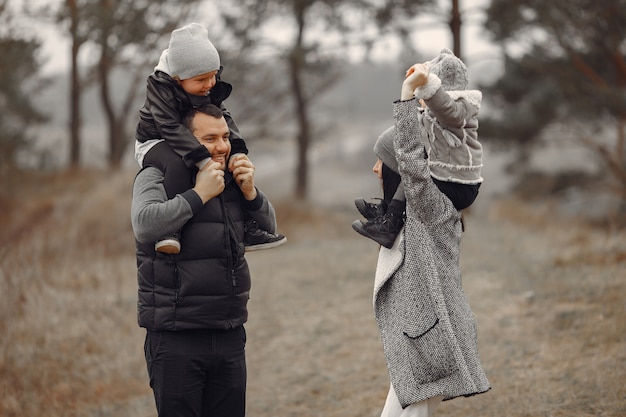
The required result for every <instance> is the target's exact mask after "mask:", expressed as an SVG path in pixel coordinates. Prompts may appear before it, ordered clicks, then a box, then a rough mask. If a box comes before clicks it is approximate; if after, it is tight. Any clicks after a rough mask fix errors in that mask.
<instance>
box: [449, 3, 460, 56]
mask: <svg viewBox="0 0 626 417" xmlns="http://www.w3.org/2000/svg"><path fill="white" fill-rule="evenodd" d="M449 24H450V31H451V32H452V52H454V55H456V56H457V57H459V58H460V59H463V57H462V56H461V11H460V10H459V0H452V11H451V14H450V23H449Z"/></svg>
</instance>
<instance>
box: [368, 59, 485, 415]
mask: <svg viewBox="0 0 626 417" xmlns="http://www.w3.org/2000/svg"><path fill="white" fill-rule="evenodd" d="M407 74H408V75H407V77H406V78H405V80H404V82H403V84H402V93H401V99H400V100H399V101H397V102H395V103H394V107H393V113H394V121H395V126H394V127H395V129H392V130H388V131H386V132H385V134H383V135H381V137H380V138H379V139H378V142H377V144H376V146H375V150H376V153H377V155H378V157H379V161H378V162H377V164H376V165H375V167H374V170H375V171H378V172H377V173H378V174H379V177H381V179H382V181H383V189H384V194H385V198H386V199H389V198H391V196H392V195H393V193H394V192H395V190H393V189H392V188H393V187H394V186H397V184H398V183H399V181H398V178H397V177H398V175H397V174H395V177H396V178H395V179H394V173H393V172H392V171H391V170H390V168H397V173H398V174H399V178H401V180H402V183H403V184H404V187H405V193H406V201H407V203H406V221H405V225H404V229H403V230H402V232H401V233H400V234H399V235H398V238H397V239H396V240H395V242H394V244H393V246H392V247H391V248H385V247H381V249H380V253H379V258H378V265H377V268H376V278H375V286H374V314H375V317H376V322H377V324H378V326H379V330H380V334H381V339H382V342H383V349H384V353H385V358H386V362H387V368H388V371H389V377H390V382H391V384H390V388H389V394H388V396H387V401H386V403H385V407H384V409H383V412H382V414H381V416H382V417H396V416H402V417H409V416H420V417H421V416H430V415H432V413H433V412H434V410H435V408H436V407H437V405H438V404H439V402H440V401H442V400H449V399H452V398H455V397H459V396H470V395H475V394H479V393H482V392H485V391H487V390H489V388H490V387H489V382H488V381H487V377H486V376H485V373H484V371H483V368H482V365H481V363H480V358H479V356H478V347H477V333H476V324H475V319H474V315H473V313H472V310H471V309H470V306H469V304H468V302H467V299H466V298H465V295H464V293H463V289H462V284H461V270H460V267H459V251H460V244H461V234H462V221H461V214H460V212H459V211H458V210H456V209H455V208H454V205H453V204H452V202H451V201H450V199H448V198H447V197H446V196H445V195H444V194H443V193H442V192H441V191H439V189H438V188H437V186H436V185H435V183H434V182H433V180H432V178H431V174H430V170H429V168H428V164H427V160H426V159H425V149H424V135H425V132H423V131H422V130H421V129H420V127H421V123H420V121H419V119H418V118H417V117H416V115H417V114H418V111H417V108H418V105H419V103H418V101H417V100H416V99H415V98H414V97H413V92H414V91H415V89H416V88H417V87H418V86H420V85H422V84H423V83H424V82H425V79H426V77H427V75H428V68H427V67H424V66H423V65H422V64H416V65H414V66H413V67H411V69H409V71H408V72H407ZM390 171H391V172H390ZM390 184H391V185H392V187H390ZM390 188H391V189H390Z"/></svg>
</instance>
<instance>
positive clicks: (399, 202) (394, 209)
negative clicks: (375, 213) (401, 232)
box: [387, 182, 406, 216]
mask: <svg viewBox="0 0 626 417" xmlns="http://www.w3.org/2000/svg"><path fill="white" fill-rule="evenodd" d="M405 209H406V196H405V195H404V185H402V182H400V184H399V185H398V189H397V190H396V192H395V193H394V195H393V198H392V200H391V201H390V202H389V205H388V206H387V213H393V214H396V215H399V216H402V214H404V210H405Z"/></svg>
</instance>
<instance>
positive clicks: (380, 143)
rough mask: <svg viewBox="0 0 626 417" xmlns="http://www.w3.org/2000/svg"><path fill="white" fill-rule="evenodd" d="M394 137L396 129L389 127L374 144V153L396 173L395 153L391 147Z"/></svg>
mask: <svg viewBox="0 0 626 417" xmlns="http://www.w3.org/2000/svg"><path fill="white" fill-rule="evenodd" d="M395 135H396V129H395V128H394V127H393V126H391V127H390V128H389V129H387V130H385V131H384V132H383V133H381V135H380V136H379V137H378V140H377V141H376V144H374V153H375V154H376V156H378V157H379V158H380V160H381V161H383V164H385V165H387V166H388V167H389V168H391V170H392V171H393V172H395V173H396V174H397V173H398V161H397V160H396V151H395V148H394V146H393V138H394V136H395Z"/></svg>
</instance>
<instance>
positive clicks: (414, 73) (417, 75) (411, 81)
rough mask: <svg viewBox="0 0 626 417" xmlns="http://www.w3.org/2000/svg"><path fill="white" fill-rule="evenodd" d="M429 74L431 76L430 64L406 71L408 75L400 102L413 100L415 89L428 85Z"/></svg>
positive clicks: (414, 66)
mask: <svg viewBox="0 0 626 417" xmlns="http://www.w3.org/2000/svg"><path fill="white" fill-rule="evenodd" d="M428 74H430V65H429V63H428V62H425V63H423V64H415V65H413V66H412V67H411V68H409V69H408V70H406V75H405V78H404V81H403V82H402V90H401V92H400V100H410V99H412V98H413V93H414V92H415V89H416V88H418V87H421V86H423V85H424V84H426V81H427V80H428Z"/></svg>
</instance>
